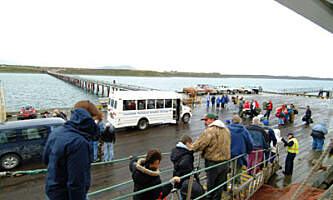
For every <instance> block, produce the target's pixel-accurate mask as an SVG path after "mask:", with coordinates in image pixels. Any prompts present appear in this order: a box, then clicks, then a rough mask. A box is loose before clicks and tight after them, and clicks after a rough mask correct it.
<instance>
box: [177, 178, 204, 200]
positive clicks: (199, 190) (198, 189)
mask: <svg viewBox="0 0 333 200" xmlns="http://www.w3.org/2000/svg"><path fill="white" fill-rule="evenodd" d="M188 185H189V179H186V180H185V181H184V182H183V184H182V187H181V189H180V194H181V196H183V197H186V196H187V189H188ZM204 193H205V190H204V188H203V186H202V185H201V184H200V183H198V182H197V181H195V180H193V183H192V192H191V199H195V198H198V197H199V196H201V195H203V194H204Z"/></svg>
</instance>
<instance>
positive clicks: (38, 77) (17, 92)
mask: <svg viewBox="0 0 333 200" xmlns="http://www.w3.org/2000/svg"><path fill="white" fill-rule="evenodd" d="M82 77H84V78H89V79H95V80H104V81H110V82H111V81H113V80H116V81H117V82H118V83H124V84H133V85H139V86H145V87H150V88H156V89H161V90H168V91H181V90H182V89H183V88H184V87H190V86H195V85H197V84H212V85H228V86H230V87H241V86H246V85H261V86H262V87H263V89H264V90H266V91H280V90H282V89H284V88H302V87H322V88H333V81H305V80H280V79H240V78H228V79H221V78H183V77H181V78H180V77H171V78H157V77H127V76H82ZM0 80H1V81H2V83H3V86H4V90H5V95H6V96H5V98H6V110H7V111H17V110H20V109H21V107H22V106H25V105H32V106H34V107H35V108H36V109H44V108H56V107H59V108H61V107H72V106H73V105H74V104H75V103H76V102H77V101H79V100H86V99H88V100H91V101H93V102H95V103H98V96H96V95H92V94H90V93H88V92H86V91H85V90H83V89H81V88H78V87H76V86H73V85H71V84H68V83H65V82H63V81H61V80H58V79H56V78H54V77H52V76H49V75H47V74H18V73H0Z"/></svg>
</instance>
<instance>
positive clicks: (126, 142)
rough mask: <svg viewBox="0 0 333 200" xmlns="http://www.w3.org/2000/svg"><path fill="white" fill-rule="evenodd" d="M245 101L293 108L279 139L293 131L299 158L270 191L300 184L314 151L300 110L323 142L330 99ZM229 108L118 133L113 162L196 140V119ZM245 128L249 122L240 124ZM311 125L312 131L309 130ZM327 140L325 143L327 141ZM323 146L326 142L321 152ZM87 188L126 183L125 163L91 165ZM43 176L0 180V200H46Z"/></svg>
mask: <svg viewBox="0 0 333 200" xmlns="http://www.w3.org/2000/svg"><path fill="white" fill-rule="evenodd" d="M244 97H245V98H246V99H256V100H258V102H259V104H260V105H262V103H263V102H264V101H268V100H272V101H273V104H274V110H275V109H276V108H277V107H278V106H279V105H280V104H291V103H293V104H294V105H295V106H296V107H297V108H298V111H299V114H298V115H296V118H295V122H294V124H290V125H288V126H287V127H282V128H280V130H281V134H282V136H284V137H285V138H286V135H287V133H289V132H293V133H295V135H296V138H297V139H298V141H299V144H300V153H299V154H298V155H297V156H296V158H295V166H294V175H293V177H292V179H290V180H288V179H285V178H284V175H283V174H282V171H279V172H278V173H277V174H276V176H275V177H273V179H272V181H271V185H273V186H274V187H283V184H289V183H297V182H301V181H303V180H304V179H305V178H306V176H307V173H308V172H309V171H310V169H311V168H312V159H313V158H317V157H318V156H319V155H317V153H316V152H313V151H312V150H311V144H312V137H311V136H310V133H311V126H310V127H306V126H305V125H304V122H302V121H301V118H302V116H303V115H304V113H305V107H306V106H307V105H310V106H311V109H312V115H313V117H312V118H313V120H314V124H316V123H319V122H322V121H325V120H326V122H327V123H328V130H329V134H328V136H327V138H332V134H333V133H332V127H333V126H332V124H333V122H332V121H330V120H329V117H332V113H330V110H329V104H330V103H331V102H330V101H331V100H326V99H318V98H309V97H301V96H282V95H272V94H260V95H250V96H246V95H244ZM232 108H233V106H232V105H230V109H229V110H221V109H219V110H217V109H212V108H209V109H207V108H206V107H205V104H200V105H195V108H194V110H193V117H192V119H191V121H190V123H189V124H180V125H160V126H153V127H149V128H148V129H147V130H145V131H139V130H137V129H133V128H129V129H124V130H121V131H118V132H117V141H116V144H115V146H114V152H115V159H119V158H125V157H128V156H129V155H143V154H145V153H146V151H147V150H148V149H150V148H159V149H160V150H161V152H170V151H171V149H172V148H173V147H175V144H176V142H177V140H178V139H179V138H180V137H181V136H182V135H184V134H187V135H189V136H191V137H192V138H194V139H195V138H197V137H198V136H199V135H200V133H201V132H202V131H203V130H204V124H203V122H202V121H200V119H201V118H202V116H203V115H204V114H205V113H207V112H216V113H217V114H218V115H219V117H220V119H222V120H227V119H231V118H232V116H233V110H232ZM331 112H332V111H331ZM244 123H245V124H248V123H249V122H248V121H245V122H244ZM270 123H271V127H272V128H277V118H276V117H275V112H272V113H271V117H270ZM314 124H312V126H313V125H314ZM326 141H329V140H326ZM327 143H328V142H326V143H325V147H326V145H328V144H327ZM280 149H281V151H280V153H281V155H280V164H281V165H282V166H283V167H284V161H285V157H286V151H285V149H284V147H283V145H282V144H280ZM40 168H45V166H44V165H43V164H42V163H41V161H35V162H29V163H26V164H24V165H23V166H22V167H20V168H19V169H16V170H15V171H17V170H30V169H40ZM170 168H172V163H171V161H170V157H169V156H164V157H163V159H162V162H161V166H160V170H161V171H164V170H166V169H170ZM171 176H172V172H170V173H166V174H164V175H162V176H161V177H162V180H169V178H170V177H171ZM91 177H92V180H91V187H90V190H89V192H93V191H96V190H100V189H103V188H106V187H110V186H112V185H115V184H119V183H122V182H125V181H128V180H131V174H130V172H129V169H128V161H125V162H120V163H113V164H107V165H100V166H93V167H92V170H91ZM45 180H46V175H45V174H37V175H25V176H21V177H5V178H0V191H1V192H0V199H1V200H6V199H25V200H36V199H45ZM132 189H133V184H128V185H126V186H123V187H120V188H118V189H115V190H111V191H106V192H103V193H101V194H98V195H94V196H91V197H89V199H112V198H114V197H117V196H121V195H124V194H128V193H130V192H132Z"/></svg>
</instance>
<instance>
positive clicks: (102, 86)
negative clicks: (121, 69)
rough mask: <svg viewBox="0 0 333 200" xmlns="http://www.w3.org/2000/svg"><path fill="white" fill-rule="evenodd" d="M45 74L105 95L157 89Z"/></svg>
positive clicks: (54, 73) (49, 72)
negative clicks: (114, 92)
mask: <svg viewBox="0 0 333 200" xmlns="http://www.w3.org/2000/svg"><path fill="white" fill-rule="evenodd" d="M47 74H49V75H51V76H53V77H55V78H58V79H60V80H63V81H65V82H67V83H70V84H72V85H75V86H78V87H81V88H82V89H85V90H88V91H89V92H91V93H93V94H96V95H101V96H105V95H107V97H108V96H109V95H110V91H111V90H112V91H120V90H122V91H126V90H131V91H154V90H158V89H154V88H148V87H141V86H136V85H128V84H122V83H116V82H115V81H113V82H109V81H98V80H92V79H87V78H82V77H79V76H71V75H65V74H60V73H56V72H51V71H47Z"/></svg>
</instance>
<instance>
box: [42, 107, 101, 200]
mask: <svg viewBox="0 0 333 200" xmlns="http://www.w3.org/2000/svg"><path fill="white" fill-rule="evenodd" d="M100 116H101V115H100V114H99V111H98V109H97V108H96V106H95V105H94V104H93V103H91V102H90V101H79V102H77V103H76V104H75V105H74V109H73V110H72V114H71V118H70V120H69V121H67V122H66V123H65V124H64V125H62V126H60V127H58V128H56V129H55V130H54V131H52V132H51V134H50V135H49V137H48V139H47V143H46V145H45V148H44V152H43V162H44V164H45V165H47V175H46V186H45V191H46V199H50V200H54V199H65V200H67V199H68V200H72V199H75V200H85V199H87V193H88V190H89V187H90V165H91V163H92V161H93V154H92V152H93V149H92V147H91V146H90V145H89V141H90V140H92V139H93V138H95V137H96V136H97V135H98V134H99V129H98V127H97V125H96V123H95V121H94V118H95V119H97V120H100V119H99V117H100Z"/></svg>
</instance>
